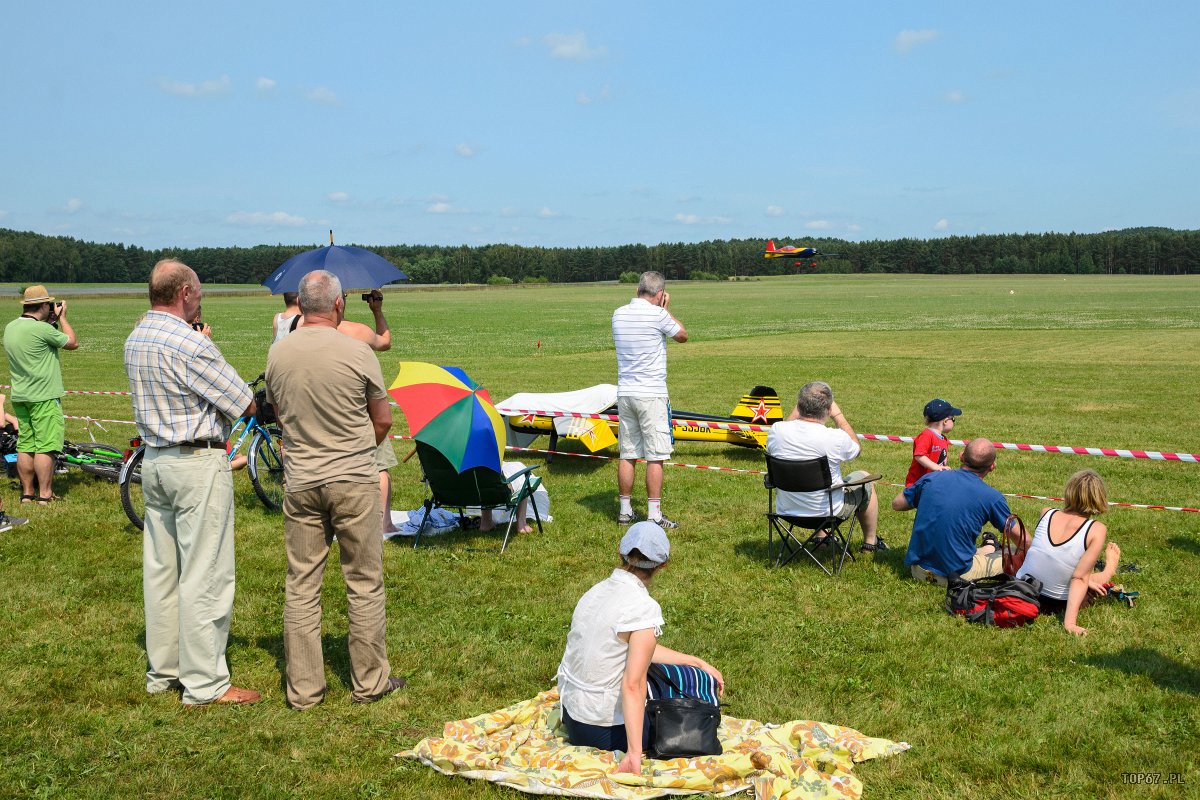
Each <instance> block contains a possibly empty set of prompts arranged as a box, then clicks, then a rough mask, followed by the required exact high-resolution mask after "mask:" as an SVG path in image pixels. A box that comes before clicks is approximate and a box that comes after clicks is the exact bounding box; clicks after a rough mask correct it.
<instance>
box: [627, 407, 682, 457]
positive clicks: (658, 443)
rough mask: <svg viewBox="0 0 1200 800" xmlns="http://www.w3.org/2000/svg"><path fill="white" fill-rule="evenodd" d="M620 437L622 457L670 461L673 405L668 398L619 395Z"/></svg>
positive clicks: (672, 446) (672, 448) (672, 444)
mask: <svg viewBox="0 0 1200 800" xmlns="http://www.w3.org/2000/svg"><path fill="white" fill-rule="evenodd" d="M617 419H618V422H617V439H618V440H619V441H620V444H621V458H623V459H633V458H644V459H646V460H647V461H666V460H667V459H668V458H670V456H671V452H672V451H673V450H674V449H675V447H674V442H672V441H671V404H670V402H668V401H667V398H665V397H618V398H617Z"/></svg>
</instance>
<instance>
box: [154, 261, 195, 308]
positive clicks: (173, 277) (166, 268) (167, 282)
mask: <svg viewBox="0 0 1200 800" xmlns="http://www.w3.org/2000/svg"><path fill="white" fill-rule="evenodd" d="M199 284H200V279H199V278H198V277H196V273H195V272H194V271H193V270H192V268H191V267H189V266H188V265H187V264H185V263H183V262H182V261H180V260H178V259H175V258H164V259H163V260H162V261H159V262H158V263H157V264H155V265H154V269H152V270H150V305H152V306H157V307H164V306H172V305H175V300H176V298H177V297H178V296H179V291H180V290H181V289H182V288H183V287H184V286H193V287H195V286H198V285H199Z"/></svg>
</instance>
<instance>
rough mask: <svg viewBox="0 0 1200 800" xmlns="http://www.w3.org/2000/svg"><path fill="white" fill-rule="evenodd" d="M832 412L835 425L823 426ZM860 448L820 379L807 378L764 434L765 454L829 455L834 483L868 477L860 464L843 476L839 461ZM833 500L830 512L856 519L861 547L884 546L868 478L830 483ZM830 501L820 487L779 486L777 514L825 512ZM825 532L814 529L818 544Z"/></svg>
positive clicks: (787, 456)
mask: <svg viewBox="0 0 1200 800" xmlns="http://www.w3.org/2000/svg"><path fill="white" fill-rule="evenodd" d="M831 418H832V419H833V422H834V425H836V426H837V427H834V428H830V427H826V424H825V423H826V421H827V420H829V419H831ZM860 452H862V446H861V445H860V444H859V442H858V436H857V435H855V433H854V429H853V428H851V427H850V423H849V422H847V421H846V416H845V414H843V413H842V409H841V408H840V407H839V406H838V404H837V403H835V402H834V400H833V390H832V389H830V388H829V384H827V383H823V382H822V381H813V382H811V383H807V384H805V385H804V387H803V388H802V389H801V390H800V394H799V395H798V396H797V397H796V407H795V408H794V409H793V410H792V413H791V414H790V415H788V417H787V419H785V420H784V421H782V422H776V423H775V424H774V425H772V426H771V431H770V433H768V434H767V455H768V456H771V457H773V458H778V459H787V460H789V461H803V460H810V459H819V458H826V459H828V461H829V472H830V476H831V477H832V479H833V486H834V487H839V486H841V485H842V484H843V483H854V482H855V481H859V480H861V479H864V478H867V477H868V473H867V472H865V471H861V470H860V471H857V472H852V473H850V474H849V475H847V476H845V477H843V476H842V470H841V464H842V462H843V461H851V460H853V459H855V458H857V457H858V454H859V453H860ZM875 477H876V478H878V476H875ZM832 504H833V511H832V513H833V515H834V516H836V517H837V518H838V519H841V520H847V519H849V518H850V517H851V515H853V516H854V517H856V518H857V519H858V522H859V524H860V525H861V526H862V532H863V545H862V550H861V552H865V553H870V552H874V551H875V550H880V549H884V548H885V547H886V546H887V545H885V544H884V543H883V541H882V540H880V539H879V538H878V536H877V535H876V526H877V523H878V520H879V502H878V500H877V499H876V497H875V491H874V489H873V488H872V486H871V484H870V483H863V484H861V485H859V486H854V487H852V488H848V489H840V488H834V489H833V498H832ZM829 506H830V497H829V495H828V494H827V493H826V492H824V491H816V492H787V491H779V492H778V495H777V498H776V501H775V514H776V515H779V516H793V517H824V516H827V515H828V514H829V513H830V508H829ZM823 538H824V537H823V536H822V532H821V531H817V533H816V536H815V538H814V542H815V544H816V546H820V545H821V544H822V539H823ZM818 563H820V562H818Z"/></svg>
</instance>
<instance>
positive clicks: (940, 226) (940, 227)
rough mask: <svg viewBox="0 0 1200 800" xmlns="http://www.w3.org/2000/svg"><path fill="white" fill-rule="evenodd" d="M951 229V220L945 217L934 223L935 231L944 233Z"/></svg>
mask: <svg viewBox="0 0 1200 800" xmlns="http://www.w3.org/2000/svg"><path fill="white" fill-rule="evenodd" d="M949 227H950V220H948V219H946V218H945V217H942V218H941V219H939V220H938V221H937V222H935V223H933V229H934V230H935V231H944V230H946V229H947V228H949Z"/></svg>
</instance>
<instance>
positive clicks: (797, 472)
mask: <svg viewBox="0 0 1200 800" xmlns="http://www.w3.org/2000/svg"><path fill="white" fill-rule="evenodd" d="M881 477H883V476H881V475H868V476H866V477H865V478H862V479H861V480H857V481H852V482H848V483H842V484H838V485H836V486H835V485H834V483H833V476H832V473H831V472H830V470H829V459H828V458H826V457H825V456H821V457H820V458H813V459H807V460H803V461H796V460H790V459H785V458H775V457H773V456H771V455H768V456H767V474H766V476H765V477H764V478H763V483H764V485H765V486H766V488H767V558H768V559H769V560H770V561H771V563H773V564H774V565H775V566H777V567H779V566H783V565H784V564H786V563H788V562H789V561H791V560H792V559H793V558H795V557H796V556H797V555H798V554H800V553H804V554H805V555H807V556H808V557H809V558H811V559H812V560H813V561H814V562H815V563H816V565H817V566H818V567H820V568H821V569H823V570H824V571H825V574H826V575H834V574H836V573H838V572H841V571H842V565H843V564H845V563H846V559H847V558H849V559H850V560H851V561H853V560H854V555H853V554H852V553H851V552H850V538H851V537H852V536H853V535H854V525H855V523H856V522H857V521H858V520H857V518H856V517H855V516H854V515H853V514H851V515H850V529H849V531H847V532H846V533H845V534H843V533H842V530H841V526H842V523H843V522H845V520H842V519H838V517H837V515H836V513H835V511H834V508H833V494H834V490H835V489H849V488H852V487H855V486H862V485H863V484H867V483H874V482H875V481H877V480H879V479H880V478H881ZM776 489H778V490H780V491H783V492H824V493H825V498H826V502H827V503H828V512H827V513H826V514H825V515H823V516H817V517H796V516H791V515H788V514H778V513H776V511H775V490H776ZM797 529H800V530H804V531H809V535H808V536H807V537H806V538H805V539H803V540H801V539H799V538H797V536H796V530H797ZM776 534H778V536H779V552H778V554H776V552H775V544H774V542H775V535H776ZM818 543H819V544H820V548H818V547H817V546H816V545H817V544H818ZM825 548H828V550H829V553H830V554H831V556H832V558H831V559H830V566H832V567H833V569H832V570H830V569H829V567H826V566H825V564H824V563H822V561H821V559H820V558H819V557H818V551H819V550H820V549H825Z"/></svg>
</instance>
